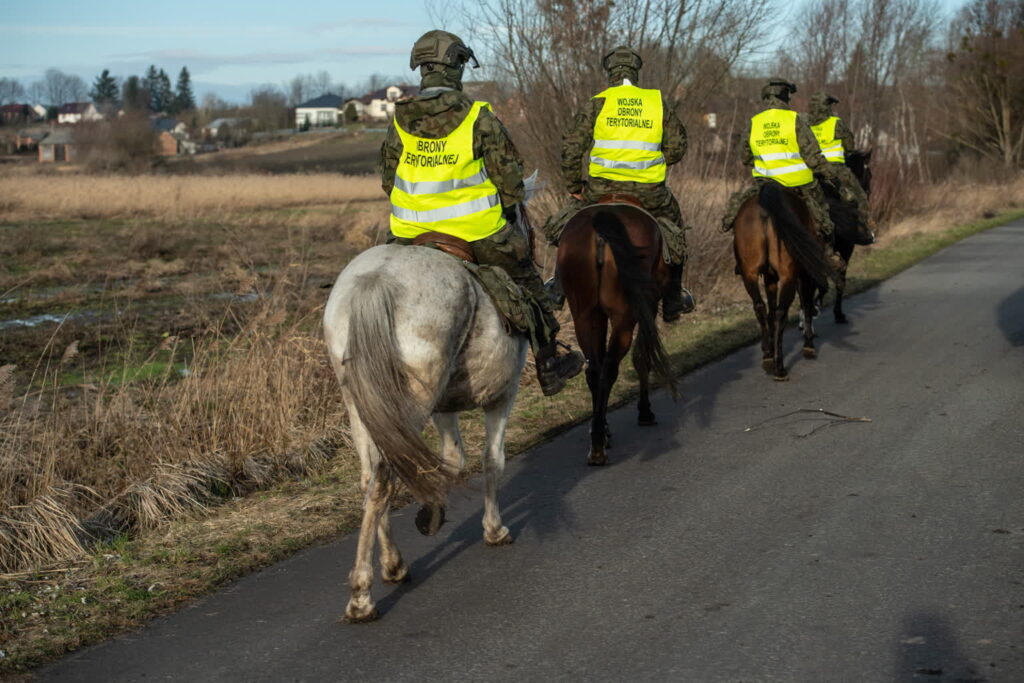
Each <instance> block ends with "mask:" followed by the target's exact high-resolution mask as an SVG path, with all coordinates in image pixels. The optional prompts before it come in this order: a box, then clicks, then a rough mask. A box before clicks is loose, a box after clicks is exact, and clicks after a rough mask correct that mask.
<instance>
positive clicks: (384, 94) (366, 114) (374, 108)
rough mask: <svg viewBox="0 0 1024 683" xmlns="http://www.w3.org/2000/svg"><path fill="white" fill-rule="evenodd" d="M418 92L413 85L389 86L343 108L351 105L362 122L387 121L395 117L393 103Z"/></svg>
mask: <svg viewBox="0 0 1024 683" xmlns="http://www.w3.org/2000/svg"><path fill="white" fill-rule="evenodd" d="M419 91H420V89H419V87H417V86H415V85H389V86H388V87H386V88H381V89H380V90H375V91H374V92H371V93H367V94H366V95H363V96H362V97H359V98H356V99H354V100H349V101H348V102H346V103H345V106H346V107H348V106H349V104H353V105H354V106H355V108H356V114H357V115H358V116H359V119H360V120H362V121H389V120H390V119H391V118H393V117H394V115H395V102H397V101H398V100H400V99H402V98H403V97H412V96H413V95H416V94H418V93H419Z"/></svg>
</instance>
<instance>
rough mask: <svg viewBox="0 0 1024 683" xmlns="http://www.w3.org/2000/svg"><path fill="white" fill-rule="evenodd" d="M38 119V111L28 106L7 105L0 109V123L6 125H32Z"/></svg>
mask: <svg viewBox="0 0 1024 683" xmlns="http://www.w3.org/2000/svg"><path fill="white" fill-rule="evenodd" d="M37 118H38V117H37V116H36V110H35V109H33V108H32V107H30V106H29V105H27V104H5V105H4V106H2V107H0V123H2V124H5V125H11V124H19V123H31V122H32V121H35V120H36V119H37Z"/></svg>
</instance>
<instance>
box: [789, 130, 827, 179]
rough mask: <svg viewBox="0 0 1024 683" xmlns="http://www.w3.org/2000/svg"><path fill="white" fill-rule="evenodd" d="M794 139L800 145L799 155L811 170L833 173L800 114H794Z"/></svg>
mask: <svg viewBox="0 0 1024 683" xmlns="http://www.w3.org/2000/svg"><path fill="white" fill-rule="evenodd" d="M796 141H797V144H799V145H800V156H802V157H803V158H804V163H805V164H807V165H808V166H810V167H811V170H812V171H814V172H815V173H820V174H822V175H824V176H829V177H831V176H832V175H833V173H834V169H832V168H830V166H831V164H830V163H829V162H828V160H827V159H825V157H824V155H822V153H821V145H819V144H818V138H816V137H814V131H812V130H811V127H810V126H808V125H807V121H805V120H804V118H803V117H802V116H801V115H800V114H797V115H796Z"/></svg>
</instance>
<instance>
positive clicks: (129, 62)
mask: <svg viewBox="0 0 1024 683" xmlns="http://www.w3.org/2000/svg"><path fill="white" fill-rule="evenodd" d="M0 1H2V2H3V3H4V4H6V5H7V7H6V9H5V11H4V12H2V13H0V77H7V78H16V79H18V80H20V81H21V82H22V83H23V84H24V85H25V86H26V87H28V85H29V84H31V83H32V82H34V81H37V80H40V79H41V78H42V75H43V72H44V71H45V70H46V69H48V68H51V67H52V68H56V69H60V70H61V71H64V72H66V73H70V74H75V75H77V76H80V77H81V78H82V79H83V80H84V81H85V82H86V83H87V84H89V85H90V86H91V85H92V83H93V81H94V80H95V79H96V76H98V75H99V73H100V72H101V71H102V70H103V69H109V70H110V72H111V73H112V74H113V75H114V76H117V77H119V78H124V77H127V76H130V75H142V74H143V73H144V72H145V70H146V69H147V68H148V67H149V65H150V64H153V65H155V66H156V67H157V68H162V69H164V70H165V71H166V72H167V73H168V75H169V76H170V78H171V81H172V83H173V82H174V81H175V80H176V78H177V75H178V72H179V71H180V70H181V67H182V66H187V67H188V69H189V72H190V73H191V75H192V83H193V91H194V93H195V96H196V99H197V101H201V99H202V96H203V95H204V94H205V93H208V92H213V93H215V94H217V95H218V96H220V97H222V98H224V99H226V100H228V101H230V102H239V103H241V102H244V101H245V100H246V99H247V96H248V93H249V91H250V90H252V89H253V88H255V87H258V86H260V85H263V84H273V85H277V86H281V85H282V84H283V83H285V82H286V81H288V80H289V79H291V78H292V77H293V76H296V75H298V74H306V73H315V72H319V71H327V72H328V73H329V74H330V75H331V77H332V79H333V80H334V81H335V82H340V83H344V84H346V85H347V86H349V87H350V88H351V87H355V86H357V85H359V84H360V83H361V82H364V81H365V80H366V79H367V78H368V77H369V76H370V75H372V74H381V75H384V76H388V77H399V78H400V81H405V82H415V81H416V80H417V79H418V75H417V74H415V73H413V72H411V71H410V70H409V68H408V59H409V58H408V55H409V50H410V47H411V46H412V43H413V42H414V41H415V40H416V38H418V37H419V36H420V35H421V34H422V33H424V32H425V31H427V30H429V29H431V28H435V27H434V26H433V25H432V24H431V19H430V16H429V14H428V12H427V9H426V4H425V0H376V2H374V1H373V0H363V1H361V2H356V1H353V0H273V1H271V2H268V1H266V0H175V1H174V2H152V1H150V0H92V1H91V2H82V0H34V2H17V1H16V0H0ZM441 1H442V2H443V0H441ZM963 1H964V0H939V2H940V6H941V7H942V9H943V10H944V11H945V12H949V11H950V10H951V9H952V8H953V7H956V6H959V5H960V4H962V2H963ZM783 4H787V3H783ZM791 6H793V5H791ZM467 40H469V42H470V44H472V40H471V37H467Z"/></svg>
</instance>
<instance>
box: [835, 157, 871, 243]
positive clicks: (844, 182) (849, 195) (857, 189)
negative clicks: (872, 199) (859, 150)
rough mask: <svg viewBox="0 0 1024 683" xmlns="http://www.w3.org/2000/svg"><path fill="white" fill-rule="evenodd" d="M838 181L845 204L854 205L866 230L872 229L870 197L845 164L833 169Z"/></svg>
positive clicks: (840, 194)
mask: <svg viewBox="0 0 1024 683" xmlns="http://www.w3.org/2000/svg"><path fill="white" fill-rule="evenodd" d="M833 170H834V172H835V176H836V179H837V180H838V181H839V196H840V197H841V198H842V200H843V201H844V202H848V203H850V204H853V205H854V206H855V207H856V208H857V219H858V220H859V221H860V223H861V225H863V226H864V227H865V228H869V229H870V228H871V223H870V221H871V214H870V209H869V204H868V196H867V194H866V193H865V192H864V188H863V187H861V185H860V181H859V180H857V176H855V175H854V174H853V171H851V170H850V169H849V168H847V167H846V166H845V165H843V164H835V168H834V169H833Z"/></svg>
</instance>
